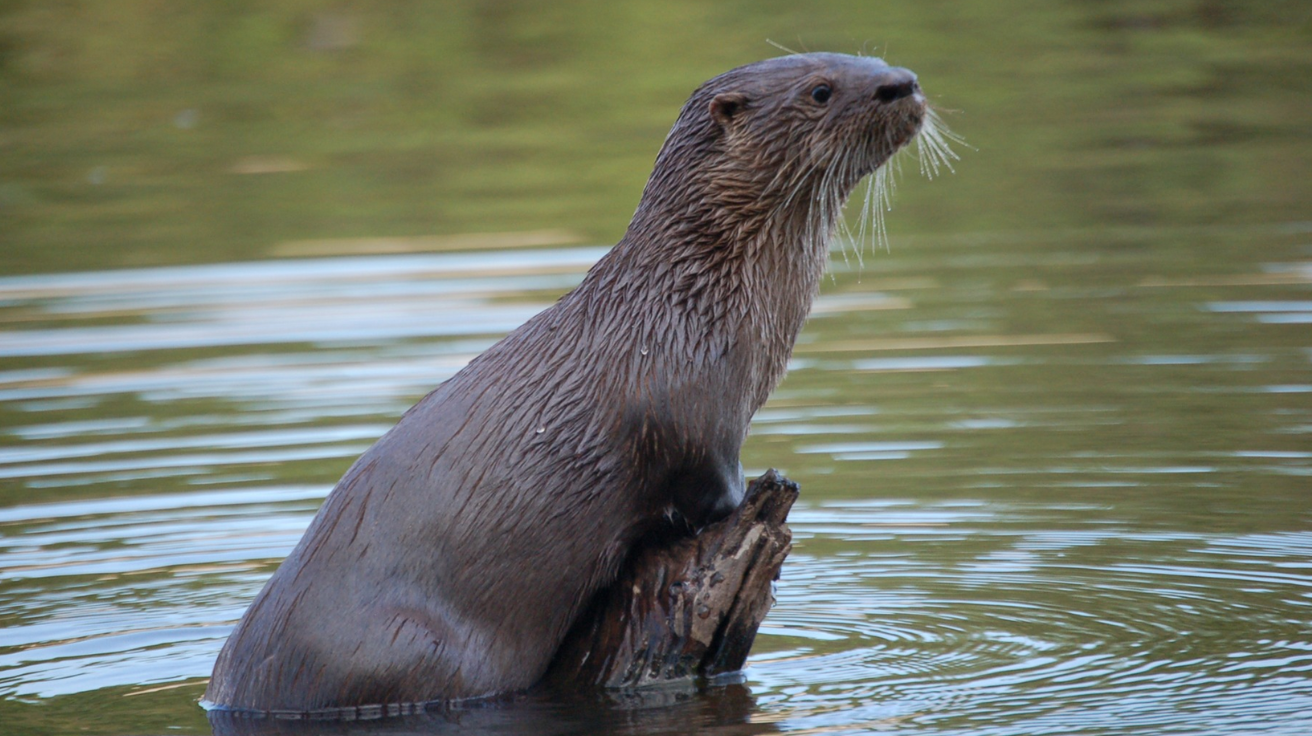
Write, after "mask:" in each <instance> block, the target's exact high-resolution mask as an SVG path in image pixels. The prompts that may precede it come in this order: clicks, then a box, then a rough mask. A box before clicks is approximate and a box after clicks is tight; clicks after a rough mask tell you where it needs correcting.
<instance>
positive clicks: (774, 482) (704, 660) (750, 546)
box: [545, 470, 798, 689]
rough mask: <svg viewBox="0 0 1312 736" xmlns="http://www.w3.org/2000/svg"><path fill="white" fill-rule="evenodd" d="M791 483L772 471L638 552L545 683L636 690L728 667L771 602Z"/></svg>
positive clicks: (739, 663) (783, 552)
mask: <svg viewBox="0 0 1312 736" xmlns="http://www.w3.org/2000/svg"><path fill="white" fill-rule="evenodd" d="M797 494H798V486H797V484H796V483H793V482H792V481H790V480H788V479H787V478H784V477H783V476H781V475H779V474H778V473H777V472H775V471H774V470H770V471H767V472H766V473H765V474H764V475H762V476H761V477H760V478H757V479H756V480H754V481H752V483H751V485H750V486H748V489H747V494H746V497H745V498H744V499H743V502H742V504H740V505H739V507H738V509H737V510H736V511H734V513H733V514H731V515H730V516H729V517H728V518H726V519H723V520H721V521H719V522H716V523H715V524H712V525H710V526H708V527H705V528H704V529H702V530H700V531H699V532H698V533H697V534H696V536H693V537H684V538H680V539H674V540H669V541H666V542H663V543H661V544H657V545H655V546H649V547H645V548H642V549H640V550H639V551H638V552H637V553H636V554H635V555H634V556H633V557H631V558H630V560H629V561H628V563H627V564H626V566H625V569H624V571H623V572H621V574H620V577H619V579H618V580H616V582H615V583H614V584H613V585H611V586H610V587H609V588H607V589H605V590H603V591H602V592H601V593H599V594H598V596H597V597H596V598H595V599H594V601H593V603H592V605H591V607H590V608H589V609H588V610H587V611H586V612H585V613H584V615H583V616H582V617H581V618H580V620H579V621H578V622H577V623H576V624H575V625H574V628H573V629H572V630H571V631H570V634H569V636H568V637H567V638H566V640H565V643H564V644H563V645H562V646H561V648H560V650H559V651H558V652H557V654H556V657H555V659H554V660H553V662H552V666H551V670H550V672H549V673H548V674H547V678H546V680H545V683H546V684H548V685H549V686H551V687H565V688H571V689H577V688H579V687H597V686H600V687H607V688H637V687H641V686H643V685H649V684H654V683H660V682H669V681H673V680H681V679H685V678H709V677H714V676H716V675H721V674H725V673H731V672H737V671H738V670H741V669H742V667H743V663H744V662H745V661H746V660H747V653H748V652H749V651H750V650H751V648H752V642H753V641H754V640H755V638H756V630H757V628H758V627H760V625H761V621H762V620H763V619H764V618H765V614H766V613H767V612H768V611H769V610H770V606H772V605H773V604H774V585H773V584H774V581H776V580H778V579H779V569H780V567H781V566H782V565H783V562H784V558H785V557H786V556H787V555H788V552H789V551H790V550H791V549H792V533H791V532H790V531H789V529H788V527H787V525H785V523H784V521H785V520H786V519H787V517H788V511H789V509H791V508H792V505H793V502H794V501H796V500H797Z"/></svg>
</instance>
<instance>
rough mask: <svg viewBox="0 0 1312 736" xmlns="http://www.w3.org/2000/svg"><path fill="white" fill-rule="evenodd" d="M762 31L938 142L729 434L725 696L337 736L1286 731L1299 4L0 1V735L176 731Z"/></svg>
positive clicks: (462, 715) (1307, 442)
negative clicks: (277, 576) (410, 428)
mask: <svg viewBox="0 0 1312 736" xmlns="http://www.w3.org/2000/svg"><path fill="white" fill-rule="evenodd" d="M111 7H112V8H113V10H112V11H111V10H110V8H111ZM765 38H772V39H775V40H777V41H779V42H781V43H783V44H785V45H790V46H805V47H807V48H813V49H819V48H824V49H831V50H839V51H859V50H862V49H863V48H864V49H865V50H867V51H871V52H875V53H883V54H887V55H888V56H890V58H891V59H892V60H893V61H894V62H896V63H900V64H905V65H907V66H910V67H912V68H914V69H916V70H917V71H918V72H919V73H920V76H921V80H922V83H923V85H924V86H925V87H926V89H927V90H929V91H930V93H931V96H933V97H934V99H935V100H936V101H937V102H938V103H939V104H940V105H942V106H943V107H946V108H953V109H959V110H961V111H962V112H960V113H959V114H955V115H948V116H947V117H948V121H949V123H950V124H951V125H952V126H953V127H954V128H955V129H956V130H957V131H958V132H960V133H961V134H963V135H964V136H965V137H966V138H967V140H968V141H969V142H970V143H971V144H972V145H973V146H974V149H973V150H972V149H961V154H962V159H963V160H962V161H961V162H960V163H959V164H958V166H957V169H958V171H957V173H955V174H953V175H949V176H946V177H940V178H938V179H935V180H934V181H926V180H924V179H922V178H920V177H918V176H916V175H915V174H914V173H912V170H913V169H914V168H915V167H914V165H913V164H912V165H910V166H909V167H908V175H907V176H904V177H903V178H902V180H901V184H900V187H899V192H898V196H897V197H896V199H895V208H894V210H893V212H892V213H890V215H889V223H890V225H889V228H890V236H891V250H890V251H887V252H885V251H882V250H881V251H879V252H873V253H872V252H871V251H870V250H869V247H868V244H867V248H866V249H865V251H864V252H862V253H861V254H860V257H859V258H858V253H857V252H856V249H855V248H852V247H849V249H848V252H847V254H846V255H844V254H841V253H839V252H836V253H835V256H834V260H833V264H832V265H833V267H832V269H831V270H832V273H833V276H832V278H831V279H828V280H827V281H826V283H825V284H824V287H823V290H822V294H821V297H820V299H819V301H818V302H817V304H816V309H815V312H814V315H813V318H812V320H811V322H810V323H809V325H808V327H807V329H806V331H805V332H804V334H803V336H802V339H801V341H800V342H799V345H798V348H797V351H796V353H795V356H794V362H793V365H792V368H791V371H790V373H789V376H788V378H787V379H786V381H785V382H784V384H783V385H782V386H781V387H780V389H779V390H778V391H777V392H776V393H775V395H774V396H773V397H772V399H771V401H770V403H769V404H768V405H767V406H766V407H765V408H764V409H762V411H761V412H760V413H759V414H758V416H757V418H756V420H755V422H754V424H753V433H752V437H751V439H750V440H749V444H748V446H747V447H746V448H745V450H744V458H743V461H744V464H745V465H746V466H747V468H748V471H749V473H756V472H760V471H762V470H764V469H765V468H767V467H772V466H774V467H780V468H781V469H783V470H785V471H786V472H787V473H788V474H789V475H790V476H791V477H793V478H794V479H796V480H798V481H799V482H800V483H801V484H802V499H801V501H799V503H798V505H797V507H796V509H795V510H794V512H793V515H792V518H791V525H792V527H793V530H794V535H795V539H796V543H795V549H794V551H793V553H792V555H791V556H790V557H789V559H788V562H787V563H786V565H785V568H784V574H783V579H782V580H781V582H780V584H779V586H778V591H777V592H778V604H777V605H776V607H775V608H774V610H773V611H772V612H771V614H770V616H769V617H768V618H767V620H766V624H765V627H764V628H763V629H762V632H761V635H760V636H759V638H758V640H757V644H756V647H755V649H754V651H753V656H752V659H751V660H750V662H749V668H748V670H747V672H746V679H745V681H744V682H743V683H742V684H741V685H727V686H721V687H718V688H712V689H711V690H710V691H709V692H705V693H693V692H690V691H685V690H677V689H676V690H673V691H670V692H657V693H645V694H639V695H633V696H628V697H625V698H617V699H616V702H614V703H608V704H597V703H587V704H584V703H577V702H560V701H552V700H534V701H526V702H520V703H516V704H512V705H510V706H504V707H498V708H476V709H470V710H465V711H459V712H454V713H446V714H430V715H428V716H425V717H411V718H400V719H390V720H382V721H374V722H368V723H363V722H357V723H354V724H349V725H346V726H341V727H339V728H338V730H349V731H351V732H360V733H363V732H368V731H371V730H374V731H381V732H391V733H404V732H416V731H437V732H456V731H458V732H462V733H506V734H513V733H541V734H548V733H551V734H556V733H561V734H563V733H604V732H611V733H634V734H652V733H688V732H690V731H702V732H714V733H725V734H748V733H769V732H774V731H780V732H798V733H811V734H819V733H824V734H831V733H832V734H838V733H867V732H871V731H903V732H911V733H943V734H957V733H960V734H1048V733H1062V734H1071V733H1081V734H1084V733H1088V734H1102V733H1105V734H1122V733H1136V734H1138V733H1145V734H1171V733H1182V734H1183V733H1188V734H1199V733H1208V734H1212V733H1215V734H1253V733H1263V734H1267V733H1270V734H1291V735H1292V734H1302V733H1308V732H1309V731H1312V183H1309V177H1307V175H1306V172H1307V171H1309V170H1310V169H1312V145H1310V144H1312V133H1310V131H1312V82H1310V81H1309V80H1312V9H1310V8H1308V6H1307V5H1306V4H1305V3H1296V2H1276V1H1274V0H1273V1H1271V2H1261V3H1259V2H1233V3H1215V2H1154V3H1129V2H1126V3H1116V2H1110V3H1086V2H1053V3H1019V2H1007V3H982V2H978V3H974V2H964V3H920V4H905V5H904V6H900V7H893V6H889V7H884V6H875V5H873V4H860V5H857V4H844V3H821V4H818V5H816V6H815V7H813V8H808V10H807V11H806V12H805V13H803V12H802V11H801V10H798V9H793V8H789V7H786V6H784V5H783V4H770V3H767V4H762V5H757V4H753V5H734V4H723V5H716V6H714V7H703V6H696V5H693V4H683V3H669V4H654V3H636V2H619V3H608V4H597V3H561V4H553V5H551V6H550V8H547V7H545V6H539V5H536V4H518V3H455V4H451V6H450V7H448V8H444V9H443V10H442V12H440V13H439V12H438V11H436V10H433V9H431V8H429V6H427V5H424V4H419V3H398V4H395V6H394V7H393V8H392V9H389V10H381V9H373V8H366V7H364V6H357V5H354V4H349V3H348V4H342V5H336V6H333V9H332V10H325V9H322V8H321V7H320V6H319V5H318V4H315V3H308V2H307V3H296V2H286V3H276V4H272V7H270V8H262V7H255V6H252V7H250V8H247V9H245V10H242V9H240V8H238V7H236V6H224V9H222V10H220V9H215V8H207V9H186V10H181V9H175V10H173V11H171V12H170V13H168V14H164V13H160V12H158V8H156V6H154V5H149V4H147V3H126V2H125V3H122V4H118V3H115V4H104V5H103V6H99V5H95V4H88V5H75V4H70V5H58V6H56V5H53V4H44V3H28V4H17V5H7V6H4V7H3V8H0V125H2V126H3V127H0V248H3V250H0V269H3V271H4V273H5V274H6V275H4V276H0V438H3V439H0V627H3V628H0V733H4V734H47V733H59V734H62V733H87V732H90V733H98V734H120V733H122V734H127V733H172V732H180V733H194V732H207V731H208V730H209V729H210V725H209V723H208V722H207V720H206V718H205V715H204V713H203V712H202V711H201V710H200V709H199V707H198V706H197V705H196V700H197V699H198V698H199V696H200V694H201V692H202V691H203V689H204V678H205V677H206V676H207V675H208V673H209V669H210V666H211V664H212V662H213V658H214V656H215V654H216V653H217V651H218V648H219V646H220V645H221V643H222V641H223V637H224V636H225V635H226V634H227V632H228V631H229V629H230V627H231V625H232V623H233V622H234V621H235V620H236V618H237V617H238V616H239V615H240V614H241V612H242V610H243V609H244V608H245V606H246V605H247V603H248V602H249V601H250V599H251V597H252V596H253V595H254V593H255V591H256V590H258V588H259V587H260V585H261V584H262V582H263V580H264V579H265V578H267V576H268V575H269V574H270V573H271V572H272V570H273V569H274V567H275V566H276V565H277V563H278V560H279V559H280V558H281V557H282V556H283V555H284V554H286V552H287V551H288V550H289V549H290V547H291V546H292V544H294V542H295V541H296V539H297V538H298V537H299V535H300V533H301V531H302V530H303V529H304V527H305V526H306V524H307V523H308V522H309V519H310V517H311V516H312V514H313V513H314V510H315V509H316V508H317V506H318V504H319V502H320V500H321V499H322V497H323V495H324V494H325V493H326V492H327V491H328V489H329V488H330V487H331V485H332V483H333V482H334V481H335V480H336V479H337V477H338V476H339V475H340V474H341V472H342V471H343V470H344V469H345V468H346V466H347V465H348V464H349V463H350V462H351V460H352V459H353V458H354V457H355V456H356V455H357V454H358V453H359V452H361V451H362V450H363V449H364V448H365V447H367V446H368V445H369V443H370V442H371V441H372V440H373V439H374V438H375V437H377V436H378V435H379V434H381V433H382V432H383V431H385V430H386V428H387V427H389V426H390V425H391V423H392V422H393V421H395V419H396V417H397V416H398V415H399V414H400V413H401V412H402V411H404V410H405V408H406V407H408V406H409V405H410V404H411V403H412V402H413V401H414V400H415V399H416V398H418V397H419V396H421V395H422V394H423V393H425V392H426V391H427V390H429V389H430V388H431V387H432V386H434V385H436V384H437V383H438V382H440V381H441V380H443V379H444V378H446V377H448V376H450V375H451V374H452V373H453V372H454V371H456V370H458V369H459V367H460V366H462V365H463V364H464V363H465V362H466V361H468V360H469V359H470V358H471V357H472V356H473V355H476V354H477V353H478V352H479V351H481V350H483V349H485V348H486V347H487V346H488V345H490V344H491V343H492V342H494V341H495V340H496V339H497V336H498V335H500V334H504V333H505V332H506V331H508V330H510V329H512V328H513V327H514V326H515V325H517V324H519V323H520V322H522V321H523V320H524V319H526V318H527V317H528V316H529V315H531V314H533V313H534V312H536V311H537V310H539V309H541V308H543V307H545V306H546V305H547V304H549V303H550V302H551V301H552V300H553V299H554V298H556V297H557V296H558V295H560V294H561V293H563V292H564V291H565V290H567V289H569V288H570V287H571V286H572V285H573V284H575V283H577V282H578V280H579V279H580V277H581V275H582V273H583V272H584V270H586V268H587V266H588V264H590V263H591V262H592V261H593V260H595V259H596V258H597V257H598V256H599V255H600V254H601V253H602V252H604V245H605V244H607V243H609V242H613V240H614V239H615V238H616V237H618V235H619V233H620V232H621V231H622V229H623V226H624V224H625V222H626V220H627V216H628V214H629V213H631V212H632V209H633V206H634V205H635V204H636V201H637V196H638V193H639V191H640V187H641V184H642V181H643V178H644V176H645V174H646V171H647V168H648V166H649V165H650V161H651V159H652V158H653V157H654V155H655V150H656V147H657V146H658V145H659V143H660V140H661V138H662V136H663V134H664V130H665V128H666V127H668V125H669V123H670V122H671V121H672V120H673V117H674V115H675V113H676V111H677V108H678V106H679V104H680V103H681V101H682V99H683V97H684V96H685V95H686V94H687V92H688V91H689V90H690V89H691V88H692V87H693V86H695V85H696V84H697V83H698V82H700V81H701V80H702V79H704V78H706V77H709V76H711V75H712V74H714V73H716V72H718V71H721V70H723V69H726V68H729V67H731V66H733V65H735V64H738V63H743V62H746V61H749V60H752V59H755V58H760V57H763V56H768V55H772V54H773V53H776V52H775V51H774V50H773V49H771V47H769V46H767V45H765V44H764V43H763V39H765ZM885 46H887V50H885V48H884V47H885ZM876 47H878V48H876ZM251 725H252V724H245V723H236V724H231V723H229V724H221V726H222V727H223V728H227V729H229V730H234V731H236V732H242V731H243V730H248V727H249V726H251ZM266 725H267V724H266ZM280 728H281V730H285V731H294V732H297V733H312V732H318V731H324V730H327V727H326V726H324V725H323V724H311V725H309V726H307V725H306V724H300V725H299V726H297V725H296V724H282V725H281V727H280Z"/></svg>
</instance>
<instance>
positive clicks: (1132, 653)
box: [751, 501, 1312, 734]
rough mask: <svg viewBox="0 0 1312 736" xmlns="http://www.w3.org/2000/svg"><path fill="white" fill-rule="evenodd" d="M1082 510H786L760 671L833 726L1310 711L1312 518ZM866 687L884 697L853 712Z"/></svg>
mask: <svg viewBox="0 0 1312 736" xmlns="http://www.w3.org/2000/svg"><path fill="white" fill-rule="evenodd" d="M1063 516H1064V517H1065V518H1063ZM1079 516H1080V513H1079V511H1078V510H1075V509H1068V510H1066V511H1065V512H1064V513H1063V512H1059V511H1055V510H1054V509H1053V508H1051V507H1046V508H1033V507H1024V506H1002V505H996V504H989V505H981V506H978V507H975V508H972V509H969V510H964V511H963V509H962V508H961V507H960V505H958V504H952V505H941V506H937V507H935V506H925V505H922V504H918V503H914V502H910V501H908V502H906V503H903V504H897V503H888V504H883V505H881V506H880V507H878V508H871V507H870V506H869V505H868V504H851V505H844V504H842V503H827V504H824V505H822V506H818V507H807V508H804V509H798V510H796V511H794V513H793V516H792V520H793V528H794V531H795V533H796V534H797V535H798V536H799V537H800V539H799V542H798V543H797V548H798V549H797V550H796V551H795V552H794V553H793V555H792V556H791V557H790V558H789V562H790V567H788V568H787V569H786V572H785V584H781V585H780V587H779V591H778V596H779V603H778V605H777V606H776V608H775V609H774V610H773V611H772V613H771V615H770V618H769V619H768V621H767V626H766V627H765V628H764V629H763V630H762V637H761V639H759V640H758V641H759V644H758V652H760V651H761V649H768V650H773V651H770V652H769V653H762V654H758V656H757V657H756V658H755V659H754V661H753V667H752V669H751V676H752V679H753V681H754V682H759V683H760V684H761V686H762V689H763V690H764V691H766V692H767V693H768V694H763V702H768V703H770V704H771V705H772V706H773V707H775V708H779V709H781V710H784V711H786V712H789V713H793V714H794V715H793V716H791V717H790V718H789V719H788V722H789V724H790V725H793V726H797V727H801V728H814V729H823V728H825V727H826V724H832V723H834V722H836V721H837V722H841V723H843V724H846V725H845V727H844V728H840V729H837V730H838V731H839V732H847V731H846V730H845V728H848V727H850V728H851V729H852V732H859V731H860V730H861V729H862V728H876V727H881V726H890V725H892V724H895V723H901V722H912V723H915V724H918V725H920V726H927V727H933V728H935V729H941V730H942V732H950V733H954V732H957V731H958V730H960V732H963V733H965V732H969V733H1009V734H1010V733H1016V734H1041V733H1061V732H1070V731H1071V730H1072V728H1075V729H1084V731H1081V732H1085V731H1088V732H1096V731H1098V730H1099V729H1110V730H1109V731H1108V732H1109V733H1110V732H1118V733H1123V732H1127V731H1124V730H1118V729H1130V728H1132V727H1133V728H1138V727H1152V729H1153V730H1154V732H1162V733H1169V732H1174V731H1176V730H1177V729H1178V730H1180V731H1181V732H1199V730H1200V729H1205V730H1206V731H1207V732H1208V733H1248V732H1251V730H1250V729H1252V728H1253V726H1254V724H1255V722H1260V723H1262V724H1265V727H1269V728H1270V729H1271V731H1272V732H1280V729H1290V730H1288V731H1287V732H1289V733H1296V732H1298V731H1297V729H1298V728H1302V727H1306V725H1307V723H1308V720H1307V719H1308V717H1309V716H1308V714H1309V713H1312V608H1310V607H1312V578H1309V577H1308V575H1307V574H1306V571H1307V568H1308V565H1309V562H1308V560H1312V532H1309V533H1302V532H1299V533H1285V534H1278V535H1239V536H1220V535H1206V534H1188V533H1142V532H1135V531H1133V530H1131V529H1126V528H1116V527H1111V528H1108V527H1107V525H1105V524H1099V525H1098V527H1099V528H1097V529H1096V530H1092V529H1089V528H1088V527H1090V526H1093V525H1091V524H1087V523H1084V524H1082V523H1081V522H1080V519H1079ZM1040 521H1042V522H1043V526H1044V527H1045V529H1044V530H1043V531H1024V530H1018V529H1016V527H1033V526H1037V525H1038V524H1037V522H1040ZM812 549H823V550H824V553H823V556H816V553H812V552H810V550H812ZM863 703H877V704H878V706H877V707H873V708H871V709H870V713H869V715H868V716H862V715H857V713H856V712H854V710H853V707H854V706H856V709H857V712H859V711H860V710H861V709H862V708H863V707H864V706H862V705H860V704H863ZM799 713H802V714H804V715H798V714H799Z"/></svg>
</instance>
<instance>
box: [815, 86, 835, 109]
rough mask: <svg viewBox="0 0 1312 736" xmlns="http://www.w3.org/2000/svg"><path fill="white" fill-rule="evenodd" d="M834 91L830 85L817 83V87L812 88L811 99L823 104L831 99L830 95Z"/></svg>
mask: <svg viewBox="0 0 1312 736" xmlns="http://www.w3.org/2000/svg"><path fill="white" fill-rule="evenodd" d="M833 93H834V91H833V90H832V89H830V88H829V85H827V84H817V85H816V86H815V89H813V90H811V99H813V100H815V101H816V102H818V103H820V104H821V105H823V104H825V103H826V102H828V101H829V96H830V95H832V94H833Z"/></svg>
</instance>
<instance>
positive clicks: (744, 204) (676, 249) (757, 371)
mask: <svg viewBox="0 0 1312 736" xmlns="http://www.w3.org/2000/svg"><path fill="white" fill-rule="evenodd" d="M658 175H659V169H658V171H657V173H656V174H654V175H653V182H656V180H657V176H658ZM685 176H686V174H685ZM685 181H686V180H685ZM690 184H691V187H690V188H689V189H684V190H683V191H673V190H671V189H668V188H664V187H661V186H652V185H651V184H649V185H648V188H647V191H646V192H645V193H644V197H643V201H642V203H641V204H640V205H639V207H638V210H637V212H636V213H635V214H634V218H633V222H632V223H631V224H630V226H629V229H628V231H627V233H626V234H625V237H624V239H623V240H621V241H620V243H619V244H618V245H617V246H616V247H615V249H614V250H613V251H612V253H611V254H610V255H609V256H608V259H609V260H612V261H613V262H614V263H613V265H614V266H617V267H620V268H622V269H623V272H624V273H626V274H629V277H630V278H632V275H633V274H641V275H642V276H641V277H642V279H643V280H645V281H647V282H648V283H646V284H645V285H644V288H641V289H638V290H635V291H629V292H627V293H626V296H628V297H630V298H633V299H634V300H635V301H636V302H637V303H631V304H626V305H625V307H624V308H625V309H629V310H632V312H631V314H632V318H633V319H634V320H637V321H639V322H642V323H643V326H644V327H646V328H650V329H651V330H652V331H653V332H655V333H658V334H657V335H656V336H657V337H659V333H660V332H661V331H662V330H668V333H667V334H670V335H678V336H680V338H679V339H681V340H684V341H686V342H687V344H684V345H674V346H671V347H673V348H675V349H674V350H673V351H671V352H670V355H671V357H673V358H674V359H676V360H677V359H679V358H678V356H680V355H697V356H699V357H700V358H706V357H711V358H713V359H715V358H718V357H723V358H724V359H725V360H726V361H727V362H728V363H729V364H731V365H733V366H735V367H736V368H737V369H738V370H742V371H743V372H744V374H745V375H744V376H743V377H744V378H746V379H747V381H746V385H745V386H744V388H746V389H747V390H748V395H747V396H745V397H744V398H745V399H746V400H747V401H748V402H749V404H750V411H755V409H756V408H757V407H759V406H760V404H761V403H763V402H764V401H765V399H766V397H767V396H768V395H769V393H770V391H771V390H773V389H774V387H775V385H776V384H777V383H778V382H779V380H780V379H781V378H782V377H783V374H784V371H785V369H786V367H787V363H788V359H789V357H790V356H791V355H792V350H793V345H794V343H795V342H796V340H797V336H798V333H799V332H800V331H801V329H802V326H803V324H804V323H805V321H806V317H807V315H808V313H809V312H810V308H811V302H812V300H813V299H814V297H815V295H816V293H817V291H818V287H819V283H820V278H821V276H822V274H823V273H824V267H825V264H826V262H827V260H828V235H829V233H831V232H832V230H833V226H834V217H835V216H836V213H837V211H838V209H839V208H837V207H832V206H831V207H828V208H820V207H813V206H811V202H812V201H813V197H812V196H811V195H810V194H809V193H803V194H801V195H799V196H797V197H795V198H794V199H793V201H791V202H788V203H786V204H783V203H781V202H780V201H778V199H777V198H771V197H768V196H756V195H737V196H735V195H734V194H733V193H732V192H728V193H726V192H723V191H707V190H705V189H702V187H699V186H698V185H704V184H705V183H704V182H700V181H696V180H694V181H692V182H690ZM698 189H702V191H698ZM714 362H719V361H718V360H713V361H712V363H714Z"/></svg>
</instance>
